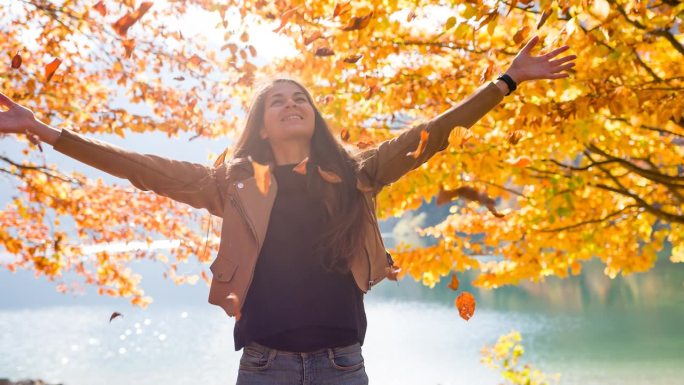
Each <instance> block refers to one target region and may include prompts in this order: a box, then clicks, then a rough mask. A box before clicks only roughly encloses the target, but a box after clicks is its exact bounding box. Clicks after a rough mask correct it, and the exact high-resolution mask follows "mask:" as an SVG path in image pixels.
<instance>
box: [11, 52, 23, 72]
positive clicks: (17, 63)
mask: <svg viewBox="0 0 684 385" xmlns="http://www.w3.org/2000/svg"><path fill="white" fill-rule="evenodd" d="M19 67H21V56H19V53H16V54H15V55H14V57H13V58H12V68H14V69H17V68H19Z"/></svg>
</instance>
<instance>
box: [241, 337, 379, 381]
mask: <svg viewBox="0 0 684 385" xmlns="http://www.w3.org/2000/svg"><path fill="white" fill-rule="evenodd" d="M237 385H368V376H367V375H366V369H365V366H364V360H363V355H362V354H361V344H359V343H358V342H357V343H355V344H353V345H347V346H341V347H335V348H324V349H320V350H316V351H313V352H308V353H299V352H288V351H285V350H277V349H272V348H269V347H266V346H263V345H261V344H259V343H256V342H250V343H249V344H247V346H245V347H244V348H243V349H242V357H241V358H240V370H239V371H238V378H237Z"/></svg>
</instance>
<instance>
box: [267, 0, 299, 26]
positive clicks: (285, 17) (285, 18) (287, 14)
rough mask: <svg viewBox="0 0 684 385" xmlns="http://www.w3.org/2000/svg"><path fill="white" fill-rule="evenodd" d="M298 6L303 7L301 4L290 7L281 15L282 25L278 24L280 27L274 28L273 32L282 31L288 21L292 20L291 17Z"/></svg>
mask: <svg viewBox="0 0 684 385" xmlns="http://www.w3.org/2000/svg"><path fill="white" fill-rule="evenodd" d="M298 8H301V5H300V6H297V7H294V8H290V9H288V10H287V11H285V12H283V13H282V15H280V25H279V26H278V28H276V29H274V30H273V32H275V33H278V32H280V30H281V29H283V28H284V27H285V25H287V22H288V21H289V20H290V18H291V17H292V16H294V15H295V13H296V11H297V9H298Z"/></svg>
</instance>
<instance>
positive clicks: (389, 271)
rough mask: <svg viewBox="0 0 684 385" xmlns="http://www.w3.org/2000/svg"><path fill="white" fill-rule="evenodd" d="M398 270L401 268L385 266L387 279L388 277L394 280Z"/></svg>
mask: <svg viewBox="0 0 684 385" xmlns="http://www.w3.org/2000/svg"><path fill="white" fill-rule="evenodd" d="M400 271H401V268H399V267H396V266H387V267H386V268H385V273H386V276H387V279H389V280H390V281H396V280H397V276H398V275H399V272H400Z"/></svg>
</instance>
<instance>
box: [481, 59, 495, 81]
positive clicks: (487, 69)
mask: <svg viewBox="0 0 684 385" xmlns="http://www.w3.org/2000/svg"><path fill="white" fill-rule="evenodd" d="M492 71H494V64H493V63H489V64H487V67H485V68H484V69H483V70H482V74H481V75H480V84H481V83H484V82H485V81H487V79H489V77H490V76H492Z"/></svg>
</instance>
